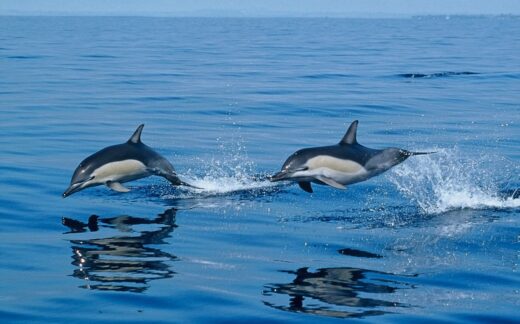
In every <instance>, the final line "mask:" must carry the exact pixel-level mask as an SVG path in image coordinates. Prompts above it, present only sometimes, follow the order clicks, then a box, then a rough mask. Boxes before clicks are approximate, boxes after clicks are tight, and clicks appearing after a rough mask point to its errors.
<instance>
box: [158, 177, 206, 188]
mask: <svg viewBox="0 0 520 324" xmlns="http://www.w3.org/2000/svg"><path fill="white" fill-rule="evenodd" d="M162 176H163V177H164V178H165V179H166V180H168V181H170V183H171V184H172V185H174V186H186V187H190V188H195V189H202V188H200V187H197V186H194V185H191V184H189V183H187V182H184V181H182V180H181V179H179V177H178V176H177V175H175V174H164V175H162Z"/></svg>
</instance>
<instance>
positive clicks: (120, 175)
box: [92, 160, 150, 182]
mask: <svg viewBox="0 0 520 324" xmlns="http://www.w3.org/2000/svg"><path fill="white" fill-rule="evenodd" d="M92 175H93V176H94V177H95V178H94V179H95V180H96V182H108V181H113V182H128V181H132V180H137V179H140V178H144V177H146V176H148V175H150V173H149V172H148V170H147V168H146V165H144V164H143V163H142V162H141V161H138V160H123V161H116V162H110V163H107V164H104V165H102V166H101V167H99V168H97V169H96V170H94V172H93V173H92Z"/></svg>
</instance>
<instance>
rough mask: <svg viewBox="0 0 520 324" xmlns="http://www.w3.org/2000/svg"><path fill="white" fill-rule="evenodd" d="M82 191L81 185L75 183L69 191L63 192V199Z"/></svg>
mask: <svg viewBox="0 0 520 324" xmlns="http://www.w3.org/2000/svg"><path fill="white" fill-rule="evenodd" d="M80 190H81V183H75V184H71V185H70V186H69V187H68V188H67V190H65V191H64V192H63V195H62V196H63V198H67V197H68V196H70V195H72V194H73V193H75V192H78V191H80Z"/></svg>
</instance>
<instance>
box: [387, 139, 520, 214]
mask: <svg viewBox="0 0 520 324" xmlns="http://www.w3.org/2000/svg"><path fill="white" fill-rule="evenodd" d="M518 169H519V168H518V167H517V166H514V165H511V162H508V161H507V160H506V159H504V158H502V159H496V158H492V157H487V158H486V157H481V158H480V159H478V160H463V159H462V158H461V154H460V153H459V152H458V150H456V149H453V150H441V151H439V152H437V153H436V154H431V155H425V156H420V157H415V158H413V159H409V160H408V161H406V162H405V163H403V164H402V165H400V166H398V167H396V168H394V169H393V171H392V172H390V173H389V178H390V180H391V182H392V183H393V184H394V185H395V186H396V187H397V189H398V190H399V191H400V192H401V193H403V194H404V195H405V196H406V197H408V198H410V199H411V200H413V201H415V202H416V203H417V205H418V206H419V207H420V208H421V209H422V210H423V211H424V212H425V213H428V214H436V213H443V212H446V211H450V210H456V209H466V208H467V209H488V208H499V209H507V208H519V207H520V199H518V198H517V199H515V197H516V196H517V195H515V190H514V189H513V190H511V188H510V186H515V185H516V186H517V187H518V180H519V179H518V174H519V170H518ZM515 177H516V178H515ZM504 179H506V181H504ZM501 183H502V185H500V184H501ZM503 183H505V188H504V187H503V186H504V185H503ZM499 186H501V187H502V188H500V187H499ZM506 191H508V194H504V192H506Z"/></svg>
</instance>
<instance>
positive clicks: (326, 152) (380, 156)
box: [270, 120, 431, 192]
mask: <svg viewBox="0 0 520 324" xmlns="http://www.w3.org/2000/svg"><path fill="white" fill-rule="evenodd" d="M357 126H358V121H357V120H355V121H354V122H352V124H351V125H350V127H349V128H348V130H347V133H346V134H345V136H343V138H342V139H341V141H340V142H339V143H338V144H336V145H331V146H321V147H311V148H306V149H302V150H299V151H297V152H295V153H293V154H292V155H291V156H289V158H288V159H287V160H286V161H285V163H284V164H283V166H282V170H281V171H280V172H278V173H277V174H275V175H274V176H272V177H271V178H270V180H271V181H273V182H274V181H282V180H288V181H296V182H298V185H299V186H300V188H302V189H303V190H305V191H307V192H312V187H311V182H314V183H317V184H322V185H323V184H325V185H329V186H331V187H334V188H338V189H345V188H346V187H345V186H346V185H348V184H352V183H356V182H361V181H365V180H367V179H369V178H372V177H374V176H376V175H378V174H381V173H383V172H385V171H387V170H389V169H390V168H392V167H393V166H396V165H397V164H399V163H401V162H403V161H404V160H406V159H407V158H409V157H410V156H413V155H421V154H429V153H431V152H410V151H406V150H403V149H399V148H393V147H392V148H387V149H383V150H375V149H371V148H368V147H365V146H363V145H361V144H359V143H358V142H357V140H356V132H357Z"/></svg>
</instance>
